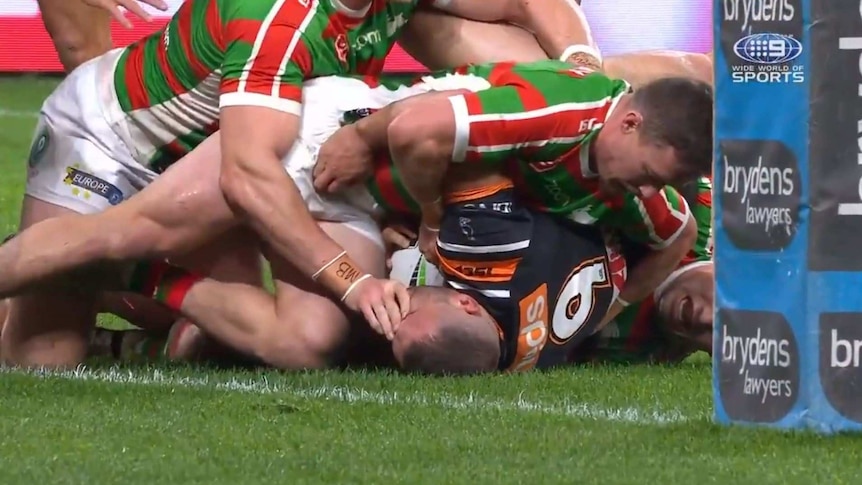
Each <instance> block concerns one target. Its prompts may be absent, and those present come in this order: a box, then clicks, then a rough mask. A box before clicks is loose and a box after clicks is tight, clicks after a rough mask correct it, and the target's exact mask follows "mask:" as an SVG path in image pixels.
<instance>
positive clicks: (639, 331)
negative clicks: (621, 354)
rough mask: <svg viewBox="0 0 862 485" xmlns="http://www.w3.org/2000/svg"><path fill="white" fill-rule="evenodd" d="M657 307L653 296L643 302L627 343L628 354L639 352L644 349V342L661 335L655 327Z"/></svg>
mask: <svg viewBox="0 0 862 485" xmlns="http://www.w3.org/2000/svg"><path fill="white" fill-rule="evenodd" d="M655 318H656V307H655V302H654V301H653V295H652V294H650V295H649V296H647V297H646V298H645V299H644V301H643V302H641V304H640V307H639V308H638V312H637V314H636V315H635V319H634V321H633V322H632V326H631V329H630V331H629V336H628V338H627V339H626V341H625V344H624V345H625V349H626V352H638V351H640V350H641V349H642V348H643V344H644V342H646V341H648V340H649V339H650V338H652V337H653V336H655V335H657V334H658V333H659V329H657V328H656V325H655Z"/></svg>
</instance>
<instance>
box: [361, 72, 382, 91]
mask: <svg viewBox="0 0 862 485" xmlns="http://www.w3.org/2000/svg"><path fill="white" fill-rule="evenodd" d="M362 82H364V83H365V84H366V85H367V86H368V87H369V88H376V87H378V86H380V78H379V77H378V76H374V75H371V74H367V75H365V76H362Z"/></svg>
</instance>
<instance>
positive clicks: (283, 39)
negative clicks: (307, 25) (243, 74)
mask: <svg viewBox="0 0 862 485" xmlns="http://www.w3.org/2000/svg"><path fill="white" fill-rule="evenodd" d="M311 5H312V2H297V1H292V0H287V1H286V2H285V3H284V4H282V6H281V7H280V8H279V9H278V12H277V13H276V14H275V17H274V18H273V19H272V23H271V24H270V25H269V27H268V28H267V29H266V31H265V32H264V33H263V40H262V41H261V44H260V49H259V50H258V52H257V55H256V56H255V58H254V61H253V62H252V64H251V69H250V71H251V75H250V76H249V78H248V79H247V84H246V87H245V91H246V92H250V93H259V94H266V95H271V94H272V89H273V86H274V85H275V83H277V82H279V79H278V73H279V71H280V70H281V65H282V61H283V60H284V58H285V56H286V55H287V54H288V49H289V48H292V47H298V45H299V42H297V44H296V45H295V46H292V45H291V43H292V42H293V40H294V37H295V36H298V35H300V33H299V31H298V30H297V29H298V28H299V26H300V25H302V22H303V21H304V20H305V17H306V16H307V15H308V14H309V10H310V9H311ZM261 28H262V27H261ZM256 34H257V32H256ZM255 37H257V36H256V35H255ZM299 40H302V39H299ZM295 52H296V51H295V50H294V52H293V53H291V61H293V60H294V59H293V57H294V56H293V54H294V53H295ZM303 74H306V75H307V74H308V73H307V71H306V72H304V73H303Z"/></svg>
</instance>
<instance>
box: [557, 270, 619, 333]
mask: <svg viewBox="0 0 862 485" xmlns="http://www.w3.org/2000/svg"><path fill="white" fill-rule="evenodd" d="M610 286H611V280H610V277H609V275H608V268H607V262H606V260H605V258H604V257H598V258H595V259H591V260H589V261H584V262H583V263H582V264H581V265H580V266H578V267H577V268H575V270H574V271H572V274H570V275H569V278H568V279H567V280H566V283H565V284H564V285H563V289H562V290H560V294H559V295H558V297H557V304H556V306H555V307H554V314H553V316H552V317H551V339H552V340H553V341H554V342H555V343H557V344H562V343H565V342H567V341H568V340H570V339H571V338H572V337H574V336H575V335H577V333H578V332H579V331H580V330H581V329H582V328H583V327H584V326H585V325H586V324H587V322H589V320H590V317H592V316H593V311H594V310H595V306H596V303H597V302H596V290H600V289H603V288H610Z"/></svg>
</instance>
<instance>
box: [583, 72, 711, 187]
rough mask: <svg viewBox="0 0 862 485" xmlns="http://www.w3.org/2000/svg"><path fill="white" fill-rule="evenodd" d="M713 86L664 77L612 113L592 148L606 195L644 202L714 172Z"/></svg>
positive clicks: (636, 93)
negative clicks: (668, 188) (631, 195)
mask: <svg viewBox="0 0 862 485" xmlns="http://www.w3.org/2000/svg"><path fill="white" fill-rule="evenodd" d="M712 101H713V95H712V87H711V86H710V85H709V84H706V83H704V82H702V81H696V80H693V79H688V78H681V77H676V78H665V79H659V80H656V81H653V82H651V83H649V84H646V85H644V86H643V87H641V88H638V89H637V90H636V91H635V92H634V94H631V95H629V96H627V97H625V98H623V99H622V100H621V101H620V103H619V105H617V107H616V109H615V110H614V111H613V112H612V113H611V114H610V116H609V117H608V119H607V120H606V122H605V125H604V127H603V128H602V130H601V132H600V133H599V135H598V137H597V139H596V141H595V146H594V147H593V148H594V155H595V157H596V169H597V171H598V173H599V176H600V177H601V179H602V183H603V187H604V188H605V190H607V191H608V192H610V193H615V192H616V193H619V192H623V191H628V192H633V193H636V194H638V193H639V194H641V195H642V196H645V197H648V196H649V195H651V194H653V193H655V192H656V191H657V190H659V189H661V188H662V187H664V186H665V185H671V184H674V183H681V182H686V181H688V180H691V179H694V178H695V177H697V176H700V175H706V174H709V173H711V170H712Z"/></svg>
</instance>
